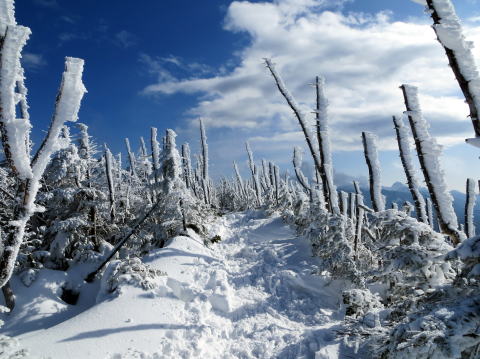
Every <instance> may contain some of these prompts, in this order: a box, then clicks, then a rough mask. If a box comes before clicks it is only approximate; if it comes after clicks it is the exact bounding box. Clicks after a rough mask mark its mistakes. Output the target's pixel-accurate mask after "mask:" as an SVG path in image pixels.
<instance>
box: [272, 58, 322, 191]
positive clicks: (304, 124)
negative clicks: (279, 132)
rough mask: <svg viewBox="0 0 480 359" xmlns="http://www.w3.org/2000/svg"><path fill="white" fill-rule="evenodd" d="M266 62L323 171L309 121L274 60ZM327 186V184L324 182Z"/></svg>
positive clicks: (316, 166)
mask: <svg viewBox="0 0 480 359" xmlns="http://www.w3.org/2000/svg"><path fill="white" fill-rule="evenodd" d="M265 64H266V65H267V67H268V69H269V70H270V73H271V74H272V76H273V78H274V79H275V83H276V85H277V88H278V90H279V91H280V93H281V94H282V96H283V97H284V98H285V100H286V101H287V103H288V105H289V106H290V108H291V109H292V111H293V113H294V114H295V117H296V118H297V120H298V123H299V124H300V127H301V128H302V131H303V134H304V136H305V140H306V142H307V146H308V149H309V151H310V154H311V155H312V158H313V163H314V164H315V169H316V170H317V171H319V172H320V173H321V171H322V169H321V163H320V158H319V156H318V153H317V151H316V150H315V148H314V146H313V142H312V139H311V135H310V131H309V129H308V127H307V122H306V120H305V118H304V116H303V114H302V112H301V111H300V107H299V106H298V104H297V103H296V101H295V100H294V98H293V97H292V95H291V94H290V92H288V90H287V88H286V87H285V84H284V83H283V80H282V79H281V77H280V75H279V74H278V73H277V72H276V70H275V68H274V66H273V64H272V62H271V61H270V60H269V59H265ZM324 186H325V184H324Z"/></svg>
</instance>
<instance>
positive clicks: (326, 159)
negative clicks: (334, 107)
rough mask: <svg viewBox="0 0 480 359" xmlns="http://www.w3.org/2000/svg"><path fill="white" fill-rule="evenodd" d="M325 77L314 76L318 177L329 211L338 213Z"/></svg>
mask: <svg viewBox="0 0 480 359" xmlns="http://www.w3.org/2000/svg"><path fill="white" fill-rule="evenodd" d="M324 88H325V79H324V78H323V77H320V76H317V77H315V90H316V109H315V119H316V127H317V141H318V147H319V153H320V177H321V179H322V184H323V193H324V196H325V201H326V202H327V203H328V206H329V208H330V210H331V211H333V212H335V213H339V210H338V196H337V189H336V187H335V185H334V183H333V164H332V154H331V151H330V137H329V134H328V122H327V121H328V113H327V108H328V101H327V98H326V96H325V89H324Z"/></svg>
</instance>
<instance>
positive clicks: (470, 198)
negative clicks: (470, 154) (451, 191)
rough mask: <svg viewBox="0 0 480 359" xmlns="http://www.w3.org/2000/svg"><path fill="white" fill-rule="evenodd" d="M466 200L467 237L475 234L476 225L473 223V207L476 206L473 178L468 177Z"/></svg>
mask: <svg viewBox="0 0 480 359" xmlns="http://www.w3.org/2000/svg"><path fill="white" fill-rule="evenodd" d="M466 194H467V197H466V200H465V234H466V235H467V237H473V236H474V235H475V225H474V224H473V207H474V206H475V199H476V195H475V180H474V179H473V178H467V188H466Z"/></svg>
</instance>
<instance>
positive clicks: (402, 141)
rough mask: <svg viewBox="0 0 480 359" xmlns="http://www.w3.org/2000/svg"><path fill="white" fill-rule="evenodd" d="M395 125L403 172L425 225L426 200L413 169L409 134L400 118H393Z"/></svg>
mask: <svg viewBox="0 0 480 359" xmlns="http://www.w3.org/2000/svg"><path fill="white" fill-rule="evenodd" d="M393 124H394V126H395V132H396V134H397V143H398V149H399V151H400V159H401V161H402V166H403V170H404V171H405V175H406V177H407V184H408V189H409V190H410V194H411V195H412V198H413V203H414V204H415V211H416V214H417V219H418V220H419V221H421V222H423V223H428V218H427V212H426V208H425V199H424V198H423V195H422V194H421V193H420V185H419V182H418V179H417V175H416V173H415V172H416V171H415V167H413V161H412V155H411V151H410V143H409V141H408V132H407V129H406V128H405V126H404V124H403V121H402V119H401V118H399V117H395V116H393Z"/></svg>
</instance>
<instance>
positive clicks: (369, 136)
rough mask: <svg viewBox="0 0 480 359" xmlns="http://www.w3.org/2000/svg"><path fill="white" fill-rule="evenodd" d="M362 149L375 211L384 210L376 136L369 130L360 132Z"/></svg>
mask: <svg viewBox="0 0 480 359" xmlns="http://www.w3.org/2000/svg"><path fill="white" fill-rule="evenodd" d="M362 141H363V149H364V152H365V160H366V161H367V166H368V172H369V174H370V197H371V199H372V205H373V209H374V210H375V212H378V211H384V210H385V201H384V199H383V196H382V181H381V176H380V161H379V160H378V153H377V136H375V135H374V134H373V133H370V132H362Z"/></svg>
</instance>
